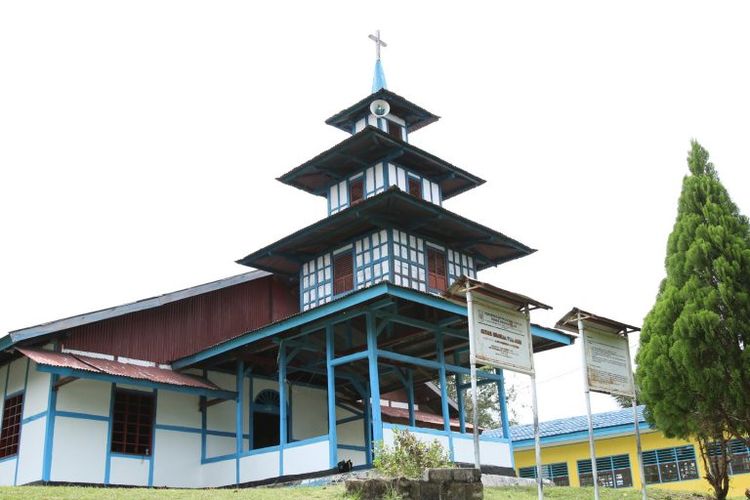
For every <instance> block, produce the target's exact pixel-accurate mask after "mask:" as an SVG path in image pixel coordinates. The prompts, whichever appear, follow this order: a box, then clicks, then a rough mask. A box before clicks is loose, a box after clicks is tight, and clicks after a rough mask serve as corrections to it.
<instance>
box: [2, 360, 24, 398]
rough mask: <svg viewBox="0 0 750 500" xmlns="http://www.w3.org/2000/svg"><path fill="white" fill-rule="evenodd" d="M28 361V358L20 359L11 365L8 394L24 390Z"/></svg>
mask: <svg viewBox="0 0 750 500" xmlns="http://www.w3.org/2000/svg"><path fill="white" fill-rule="evenodd" d="M28 361H29V359H28V358H18V359H16V360H14V361H13V362H12V363H11V364H10V373H9V375H8V390H7V394H13V393H16V392H18V391H22V390H23V387H24V385H25V383H26V363H27V362H28Z"/></svg>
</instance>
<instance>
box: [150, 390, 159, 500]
mask: <svg viewBox="0 0 750 500" xmlns="http://www.w3.org/2000/svg"><path fill="white" fill-rule="evenodd" d="M158 405H159V394H158V389H154V406H153V412H154V413H153V420H152V422H154V424H155V423H156V409H157V407H158ZM154 462H156V432H152V433H151V456H150V457H149V463H148V487H149V488H151V487H153V486H154Z"/></svg>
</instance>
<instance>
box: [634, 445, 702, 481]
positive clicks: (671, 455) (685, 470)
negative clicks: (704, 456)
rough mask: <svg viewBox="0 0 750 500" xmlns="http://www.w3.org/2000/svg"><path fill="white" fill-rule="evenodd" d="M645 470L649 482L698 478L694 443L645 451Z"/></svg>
mask: <svg viewBox="0 0 750 500" xmlns="http://www.w3.org/2000/svg"><path fill="white" fill-rule="evenodd" d="M643 471H644V473H645V475H646V483H647V484H655V483H670V482H673V481H686V480H688V479H698V467H697V465H696V462H695V448H694V447H693V445H686V446H678V447H676V448H662V449H660V450H648V451H644V452H643Z"/></svg>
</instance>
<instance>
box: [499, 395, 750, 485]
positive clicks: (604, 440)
mask: <svg viewBox="0 0 750 500" xmlns="http://www.w3.org/2000/svg"><path fill="white" fill-rule="evenodd" d="M639 417H640V422H639V428H640V431H641V445H642V449H643V465H644V471H645V475H646V484H647V486H648V487H657V488H660V489H667V490H690V491H697V492H705V493H710V492H711V491H712V488H711V486H710V485H709V484H708V482H707V481H706V480H705V479H703V476H704V475H705V471H704V466H703V461H702V459H701V457H700V456H699V453H700V451H699V448H698V445H697V444H695V443H691V442H689V441H683V440H680V439H669V438H666V437H664V435H663V434H662V433H661V432H660V431H658V430H656V429H652V428H650V427H649V425H648V424H647V423H646V422H645V420H644V419H643V407H639ZM593 421H594V437H595V443H596V456H597V471H598V473H599V484H601V485H603V486H607V487H610V488H625V487H631V486H632V487H636V488H638V487H640V484H641V479H640V472H639V467H638V461H637V452H636V444H635V429H634V425H633V410H632V409H626V410H618V411H611V412H606V413H598V414H595V415H593ZM539 429H540V432H541V442H542V465H543V470H542V474H543V477H545V478H548V479H550V480H552V481H553V482H555V483H556V484H558V485H569V486H581V485H583V486H591V485H592V484H593V481H592V479H591V460H590V454H589V443H588V423H587V419H586V417H585V416H581V417H572V418H565V419H559V420H551V421H548V422H542V423H540V424H539ZM511 435H512V437H513V448H514V455H515V468H516V473H517V474H518V475H519V476H520V477H530V478H534V477H536V470H535V467H534V464H535V460H534V431H533V428H532V426H531V425H519V426H514V427H512V428H511ZM730 451H731V453H732V455H731V456H732V463H731V466H730V473H731V475H730V491H729V496H740V497H744V494H745V489H746V488H750V450H748V448H747V446H746V445H745V443H744V442H742V441H739V440H736V441H733V442H732V443H730Z"/></svg>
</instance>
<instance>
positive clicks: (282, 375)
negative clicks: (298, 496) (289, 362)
mask: <svg viewBox="0 0 750 500" xmlns="http://www.w3.org/2000/svg"><path fill="white" fill-rule="evenodd" d="M286 426H287V415H286V346H285V345H284V341H283V340H281V341H280V342H279V475H280V476H283V475H284V445H286V440H287V434H286V430H287V427H286Z"/></svg>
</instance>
